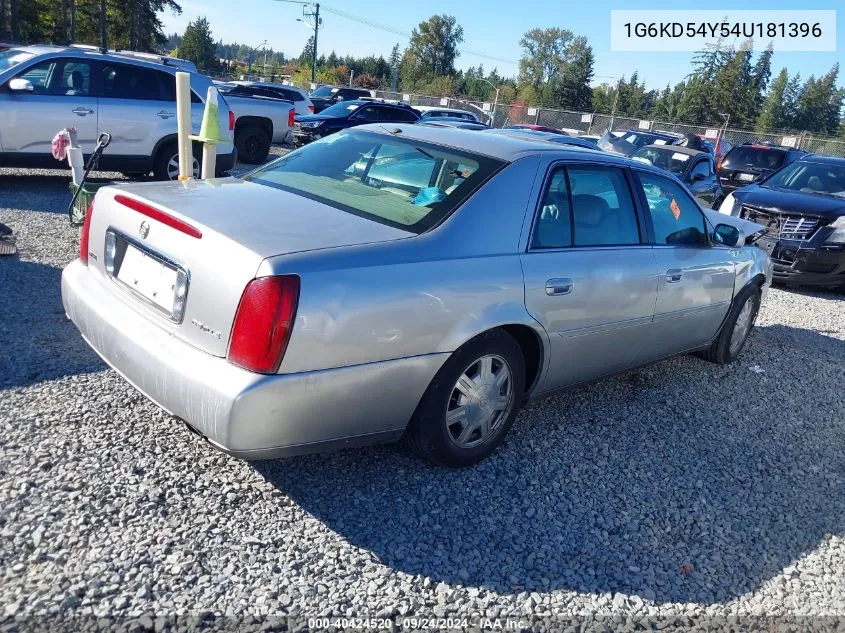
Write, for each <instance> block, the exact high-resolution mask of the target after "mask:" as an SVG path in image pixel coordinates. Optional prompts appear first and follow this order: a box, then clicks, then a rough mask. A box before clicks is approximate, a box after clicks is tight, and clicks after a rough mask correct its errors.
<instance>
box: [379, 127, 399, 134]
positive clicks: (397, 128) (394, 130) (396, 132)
mask: <svg viewBox="0 0 845 633" xmlns="http://www.w3.org/2000/svg"><path fill="white" fill-rule="evenodd" d="M379 127H380V128H381V129H382V130H384V131H385V132H387V133H388V134H390V135H392V136H396V135H397V134H401V133H402V128H399V127H395V128H393V129H392V130H388V129H387V128H386V127H384V126H383V125H379Z"/></svg>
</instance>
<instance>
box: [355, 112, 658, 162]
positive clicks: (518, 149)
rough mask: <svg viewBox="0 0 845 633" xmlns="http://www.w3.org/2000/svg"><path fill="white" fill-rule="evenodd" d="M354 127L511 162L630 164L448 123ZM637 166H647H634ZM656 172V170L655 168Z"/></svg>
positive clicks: (612, 157)
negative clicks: (548, 156)
mask: <svg viewBox="0 0 845 633" xmlns="http://www.w3.org/2000/svg"><path fill="white" fill-rule="evenodd" d="M353 129H355V130H366V131H368V132H376V133H378V134H391V135H400V136H401V137H403V138H411V139H415V140H419V141H425V142H429V143H438V144H441V145H446V146H449V147H454V148H456V149H461V150H464V151H468V152H474V153H477V154H483V155H485V156H490V157H492V158H498V159H500V160H505V161H513V160H516V159H518V158H521V157H523V156H527V155H530V154H534V153H545V152H556V153H558V154H560V155H565V156H570V157H573V158H575V157H581V158H583V157H584V156H586V155H587V153H589V156H590V160H600V161H601V162H606V163H608V164H617V165H631V161H630V160H629V159H627V158H625V157H624V156H615V155H613V154H604V153H599V152H596V151H594V150H590V149H587V148H584V147H578V146H575V145H564V144H560V143H550V142H548V141H544V140H540V139H538V140H534V139H532V138H530V137H528V135H525V134H502V133H496V134H493V133H487V132H478V131H476V130H464V129H460V128H456V127H451V126H448V127H447V126H434V125H415V124H404V123H400V124H385V123H372V124H368V125H362V126H359V127H356V128H353ZM637 167H640V168H642V167H647V166H646V165H637ZM655 171H659V170H655Z"/></svg>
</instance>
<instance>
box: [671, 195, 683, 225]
mask: <svg viewBox="0 0 845 633" xmlns="http://www.w3.org/2000/svg"><path fill="white" fill-rule="evenodd" d="M669 208H670V209H672V215H674V216H675V219H676V220H678V219H680V217H681V207H679V206H678V203H677V202H675V199H674V198H672V204H670V205H669Z"/></svg>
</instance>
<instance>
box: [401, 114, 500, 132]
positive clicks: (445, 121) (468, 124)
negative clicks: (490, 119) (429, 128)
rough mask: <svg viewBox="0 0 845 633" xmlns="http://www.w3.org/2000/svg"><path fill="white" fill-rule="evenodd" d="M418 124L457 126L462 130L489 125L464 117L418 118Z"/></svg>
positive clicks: (479, 128) (482, 128) (485, 128)
mask: <svg viewBox="0 0 845 633" xmlns="http://www.w3.org/2000/svg"><path fill="white" fill-rule="evenodd" d="M418 123H419V124H420V125H439V126H441V127H457V128H460V129H462V130H489V129H490V126H489V125H485V124H484V123H475V122H473V121H467V120H466V119H452V118H450V117H442V118H434V119H420V120H419V121H418Z"/></svg>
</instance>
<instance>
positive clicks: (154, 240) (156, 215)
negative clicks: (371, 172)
mask: <svg viewBox="0 0 845 633" xmlns="http://www.w3.org/2000/svg"><path fill="white" fill-rule="evenodd" d="M90 231H91V232H90V238H89V244H90V246H89V250H90V253H91V256H89V266H93V267H95V268H98V269H99V270H100V271H101V272H102V273H103V274H104V276H105V277H106V278H107V283H109V284H110V285H111V287H112V288H113V291H114V293H115V295H116V296H119V297H121V298H122V300H124V301H127V302H129V303H131V304H133V305H135V306H137V309H138V310H139V311H142V312H144V313H145V314H147V315H149V317H150V318H151V319H154V320H156V322H157V323H159V324H160V325H161V327H164V328H165V329H168V330H169V331H170V332H171V333H172V334H173V335H174V336H176V337H178V338H181V339H183V340H185V341H186V342H189V343H190V344H192V345H195V346H196V347H198V348H200V349H202V350H204V351H206V352H208V353H210V354H214V355H216V356H225V355H226V350H227V348H228V342H229V335H230V332H231V329H232V324H233V321H234V317H235V312H236V310H237V307H238V303H239V301H240V298H241V294H242V293H243V290H244V288H245V287H246V285H247V283H248V282H249V281H250V280H251V279H253V278H254V277H255V276H256V273H257V271H258V269H259V266H260V265H261V262H262V261H263V260H264V259H266V258H267V257H271V256H278V255H285V254H290V253H296V252H302V251H311V250H319V249H326V248H337V247H344V246H353V245H357V244H364V243H372V242H381V241H389V240H394V239H402V238H406V237H410V236H412V235H413V234H412V233H409V232H406V231H403V230H401V229H397V228H393V227H389V226H385V225H383V224H379V223H377V222H373V221H371V220H367V219H365V218H361V217H358V216H355V215H352V214H350V213H346V212H344V211H341V210H339V209H336V208H334V207H331V206H328V205H325V204H323V203H321V202H317V201H314V200H310V199H307V198H304V197H302V196H298V195H296V194H293V193H289V192H286V191H280V190H277V189H272V188H269V187H265V186H262V185H258V184H254V183H248V182H243V181H239V180H234V179H219V180H211V181H187V182H183V183H142V184H133V185H128V186H122V187H119V188H113V187H106V188H103V189H101V190H100V192H99V193H98V195H97V198H96V200H95V210H94V214H93V216H92V222H91V229H90ZM289 272H290V273H292V274H295V273H296V271H295V270H291V271H289ZM182 285H184V286H185V290H184V294H185V299H184V309H183V310H182V311H181V314H178V313H175V310H176V308H177V307H178V306H179V305H180V304H179V302H178V298H179V296H180V295H179V293H180V292H182V290H181V288H182Z"/></svg>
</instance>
